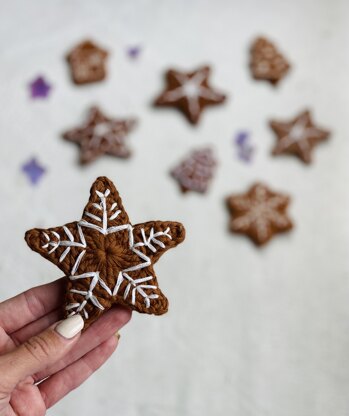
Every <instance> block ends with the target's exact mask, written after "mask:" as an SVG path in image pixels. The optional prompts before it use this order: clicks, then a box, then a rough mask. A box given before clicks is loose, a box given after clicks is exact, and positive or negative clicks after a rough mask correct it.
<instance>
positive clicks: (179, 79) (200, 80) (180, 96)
mask: <svg viewBox="0 0 349 416" xmlns="http://www.w3.org/2000/svg"><path fill="white" fill-rule="evenodd" d="M210 72H211V69H210V68H209V67H208V66H203V67H200V68H198V69H197V70H195V71H192V72H181V71H176V70H173V69H170V70H168V71H167V72H166V84H167V85H166V89H165V91H163V92H162V93H161V95H160V96H159V97H158V98H157V99H156V100H155V106H166V107H175V108H178V109H179V110H180V111H181V112H182V113H183V114H184V115H185V116H186V118H187V119H188V120H189V122H190V123H192V124H197V123H198V122H199V119H200V116H201V113H202V112H203V110H204V109H205V108H206V107H208V106H212V105H218V104H222V103H223V102H224V101H225V99H226V96H225V95H224V94H221V93H220V92H218V91H216V90H215V89H213V88H212V87H211V86H210V85H209V81H208V78H209V75H210Z"/></svg>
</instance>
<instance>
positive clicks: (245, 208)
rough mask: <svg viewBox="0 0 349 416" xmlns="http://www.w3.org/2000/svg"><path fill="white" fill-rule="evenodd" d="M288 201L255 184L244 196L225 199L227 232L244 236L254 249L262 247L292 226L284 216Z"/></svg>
mask: <svg viewBox="0 0 349 416" xmlns="http://www.w3.org/2000/svg"><path fill="white" fill-rule="evenodd" d="M289 203H290V198H289V197H288V196H286V195H283V194H279V193H277V192H273V191H271V190H270V189H269V188H268V187H267V186H265V185H263V184H262V183H256V184H255V185H253V186H252V187H251V188H250V189H249V190H248V191H247V192H246V193H244V194H237V195H231V196H230V197H228V199H227V205H228V209H229V210H230V213H231V216H232V218H231V220H230V229H231V231H232V232H234V233H240V234H245V235H247V236H248V237H250V238H251V240H252V241H253V242H254V243H255V244H256V245H258V246H262V245H264V244H266V243H267V242H268V241H269V240H270V239H271V238H272V237H274V236H275V234H278V233H283V232H286V231H289V230H290V229H291V228H292V227H293V225H292V221H291V220H290V218H289V217H288V216H287V212H286V211H287V208H288V205H289Z"/></svg>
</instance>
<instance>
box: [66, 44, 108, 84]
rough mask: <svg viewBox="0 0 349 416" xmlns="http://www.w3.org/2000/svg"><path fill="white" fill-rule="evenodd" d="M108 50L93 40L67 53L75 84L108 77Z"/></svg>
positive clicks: (88, 82)
mask: <svg viewBox="0 0 349 416" xmlns="http://www.w3.org/2000/svg"><path fill="white" fill-rule="evenodd" d="M107 57H108V52H107V51H106V50H104V49H102V48H101V47H99V46H97V45H96V44H95V43H94V42H92V41H91V40H85V41H83V42H81V43H79V44H78V45H77V46H75V48H74V49H72V50H71V51H70V52H69V54H68V55H67V61H68V62H69V65H70V70H71V76H72V79H73V81H74V83H75V84H78V85H81V84H90V83H92V82H98V81H102V80H103V79H104V78H105V77H106V59H107Z"/></svg>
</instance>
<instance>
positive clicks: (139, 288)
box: [25, 177, 185, 329]
mask: <svg viewBox="0 0 349 416" xmlns="http://www.w3.org/2000/svg"><path fill="white" fill-rule="evenodd" d="M184 237H185V230H184V227H183V225H182V224H180V223H178V222H172V221H150V222H146V223H140V224H137V225H131V224H130V221H129V218H128V215H127V213H126V211H125V209H124V207H123V205H122V201H121V198H120V196H119V193H118V191H117V190H116V188H115V186H114V184H113V183H112V182H111V181H110V180H109V179H108V178H106V177H100V178H97V180H96V181H95V182H94V183H93V185H92V188H91V192H90V199H89V202H88V203H87V205H86V207H85V209H84V211H83V215H82V219H81V220H80V221H75V222H71V223H68V224H65V225H63V226H61V227H54V228H49V229H37V228H34V229H32V230H30V231H27V233H26V235H25V239H26V242H27V244H28V245H29V247H30V248H31V249H32V250H34V251H36V252H38V253H39V254H41V255H42V256H43V257H45V258H46V259H47V260H49V261H51V262H52V263H54V264H55V265H56V266H58V267H59V268H60V269H61V270H62V272H63V273H64V274H65V275H66V293H65V305H64V311H65V316H70V315H74V314H77V313H79V314H81V316H82V317H83V318H84V320H85V329H86V328H87V327H88V326H89V325H90V324H91V323H92V322H94V321H95V320H96V319H97V318H98V317H99V316H100V315H102V314H103V313H104V312H106V311H107V310H108V309H109V308H111V306H112V305H114V304H120V305H124V306H127V307H129V308H131V309H133V310H135V311H138V312H142V313H147V314H154V315H161V314H163V313H165V312H167V309H168V300H167V298H166V297H165V295H164V294H163V293H162V292H161V290H160V288H159V286H158V282H157V277H156V274H155V272H154V269H153V266H154V264H155V263H156V262H157V261H158V259H159V258H160V257H161V255H162V254H163V253H165V251H167V250H168V249H170V248H172V247H175V246H176V245H177V244H179V243H181V242H182V241H183V240H184Z"/></svg>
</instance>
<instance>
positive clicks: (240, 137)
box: [234, 131, 254, 163]
mask: <svg viewBox="0 0 349 416" xmlns="http://www.w3.org/2000/svg"><path fill="white" fill-rule="evenodd" d="M234 143H235V145H236V147H237V155H238V158H239V159H240V160H242V161H243V162H246V163H249V162H251V160H252V155H253V153H254V147H253V146H252V145H251V143H250V134H249V133H248V132H246V131H241V132H239V133H237V134H236V136H235V139H234Z"/></svg>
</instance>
